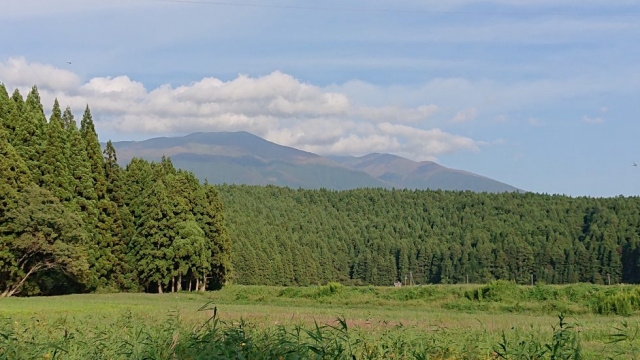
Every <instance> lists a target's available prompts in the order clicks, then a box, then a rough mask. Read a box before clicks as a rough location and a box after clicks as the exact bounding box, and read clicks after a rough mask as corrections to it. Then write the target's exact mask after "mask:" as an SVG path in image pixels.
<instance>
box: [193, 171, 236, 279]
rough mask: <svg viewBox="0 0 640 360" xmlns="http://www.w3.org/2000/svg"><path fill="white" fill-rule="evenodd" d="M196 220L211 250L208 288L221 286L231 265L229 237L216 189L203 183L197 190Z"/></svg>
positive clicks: (228, 273) (228, 274)
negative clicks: (200, 188)
mask: <svg viewBox="0 0 640 360" xmlns="http://www.w3.org/2000/svg"><path fill="white" fill-rule="evenodd" d="M196 199H197V200H196V201H197V203H196V207H195V209H194V212H195V214H196V221H197V222H198V225H200V228H202V230H204V236H205V238H206V239H207V244H208V246H209V249H210V250H211V259H210V263H211V271H212V273H211V274H207V276H210V278H211V282H210V283H209V284H208V286H209V287H210V288H214V289H215V288H220V287H222V286H223V285H224V284H225V282H226V281H227V278H228V277H229V276H230V273H231V270H232V266H231V238H230V237H229V233H228V232H227V226H226V221H225V217H224V213H223V206H222V201H221V200H220V197H219V195H218V190H216V188H214V187H213V186H211V185H209V184H207V183H206V182H205V184H204V185H203V186H202V190H200V191H198V192H197V196H196Z"/></svg>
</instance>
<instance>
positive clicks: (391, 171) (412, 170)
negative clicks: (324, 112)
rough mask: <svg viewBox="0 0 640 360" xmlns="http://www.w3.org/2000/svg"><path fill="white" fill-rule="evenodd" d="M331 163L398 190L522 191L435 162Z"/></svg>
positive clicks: (387, 157)
mask: <svg viewBox="0 0 640 360" xmlns="http://www.w3.org/2000/svg"><path fill="white" fill-rule="evenodd" d="M330 159H331V160H333V161H335V162H337V163H339V164H342V165H343V166H345V167H347V168H349V169H352V170H358V171H363V172H365V173H367V174H369V175H371V176H373V177H375V178H376V179H379V180H382V181H385V182H387V183H390V184H393V186H394V187H396V188H409V189H442V190H471V191H476V192H482V191H486V192H505V191H520V190H519V189H517V188H515V187H513V186H510V185H507V184H504V183H501V182H499V181H496V180H492V179H489V178H487V177H484V176H480V175H477V174H473V173H470V172H467V171H462V170H455V169H449V168H447V167H444V166H441V165H438V164H436V163H435V162H432V161H421V162H416V161H412V160H409V159H405V158H403V157H400V156H396V155H391V154H369V155H365V156H362V157H354V156H332V157H330Z"/></svg>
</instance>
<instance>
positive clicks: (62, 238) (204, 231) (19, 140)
mask: <svg viewBox="0 0 640 360" xmlns="http://www.w3.org/2000/svg"><path fill="white" fill-rule="evenodd" d="M42 109H43V108H42V104H41V103H40V95H39V94H38V90H37V88H36V87H33V89H32V90H31V92H30V93H29V96H28V97H27V100H26V101H24V102H23V100H22V98H21V96H20V94H19V93H18V92H17V91H16V92H14V95H13V96H12V98H9V97H8V95H7V92H6V89H5V88H4V87H3V86H0V294H2V296H11V295H14V294H20V295H32V294H44V295H52V294H62V293H69V292H82V291H130V290H134V291H137V290H140V289H143V288H148V289H150V290H152V291H160V292H161V291H163V288H167V289H170V290H171V291H175V290H180V289H181V288H182V286H183V285H184V287H185V288H186V289H188V290H192V289H193V290H196V289H197V290H205V289H207V288H210V289H213V288H219V287H220V286H222V285H223V284H224V282H225V281H226V278H227V274H228V272H229V269H230V268H231V265H230V256H229V251H230V244H229V236H228V234H227V232H226V228H225V224H224V217H223V216H222V214H221V213H220V212H221V211H222V205H221V202H220V199H219V197H218V194H217V191H216V189H214V188H212V187H210V186H203V185H201V184H200V183H199V181H198V180H197V179H196V178H195V176H193V174H191V173H187V172H183V171H177V170H176V169H175V168H174V167H173V164H172V163H171V160H170V159H167V158H163V159H162V161H161V162H160V163H157V164H155V163H154V164H149V163H147V162H138V161H135V160H134V161H132V163H131V164H130V166H128V167H127V170H123V169H121V168H120V167H119V165H118V163H117V154H116V152H115V149H114V147H113V145H112V144H111V142H110V141H109V142H108V143H107V146H106V148H105V149H104V152H103V151H102V149H101V147H100V143H99V142H98V136H97V134H96V132H95V127H94V124H93V119H92V116H91V112H90V110H89V107H88V106H87V108H86V110H85V112H84V115H83V118H82V123H81V128H80V130H78V128H77V125H76V122H75V120H74V116H73V114H72V112H71V109H70V108H68V107H67V108H66V109H65V111H64V113H63V112H62V111H61V108H60V104H59V103H58V101H57V100H56V101H55V103H54V105H53V110H52V113H51V118H50V120H49V122H48V123H47V121H46V119H45V118H44V112H43V110H42ZM151 283H153V284H154V285H155V286H156V287H155V288H153V289H151V288H149V285H151Z"/></svg>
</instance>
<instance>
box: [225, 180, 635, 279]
mask: <svg viewBox="0 0 640 360" xmlns="http://www.w3.org/2000/svg"><path fill="white" fill-rule="evenodd" d="M218 189H219V191H220V194H221V197H222V200H223V202H224V203H225V214H226V216H227V221H228V227H229V232H230V234H231V237H232V243H233V253H232V263H233V264H234V275H233V281H234V282H236V283H240V284H267V285H309V284H317V283H327V282H330V281H339V282H341V283H344V284H373V285H392V284H393V283H394V282H395V281H398V280H400V281H402V282H405V279H407V281H408V280H410V278H409V275H411V276H412V278H413V280H414V282H415V283H417V284H427V283H465V282H467V279H468V281H469V282H472V283H485V282H489V281H491V280H494V279H506V280H513V281H516V282H517V283H520V284H528V283H530V282H531V280H532V276H533V281H535V282H536V283H542V282H544V283H550V284H561V283H575V282H592V283H598V284H608V283H609V282H611V283H612V284H613V283H621V282H624V283H638V282H640V268H639V265H640V264H639V262H638V261H639V259H640V235H639V233H640V198H638V197H616V198H589V197H580V198H571V197H567V196H551V195H543V194H532V193H525V194H522V193H502V194H487V193H473V192H448V191H447V192H443V191H409V190H383V189H358V190H351V191H329V190H292V189H288V188H280V187H274V186H266V187H260V186H236V185H223V186H219V187H218Z"/></svg>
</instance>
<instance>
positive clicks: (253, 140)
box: [113, 131, 521, 192]
mask: <svg viewBox="0 0 640 360" xmlns="http://www.w3.org/2000/svg"><path fill="white" fill-rule="evenodd" d="M113 145H114V147H115V149H116V151H117V154H118V159H119V162H120V163H121V165H125V164H126V163H128V162H129V161H130V160H131V159H132V158H133V157H139V158H143V159H146V160H152V161H157V160H159V159H160V158H161V157H162V156H167V157H170V158H171V159H172V161H173V163H174V165H175V166H176V167H177V168H181V169H184V170H188V171H192V172H193V173H194V174H195V175H196V176H197V177H198V178H199V179H200V180H205V179H207V180H208V181H209V182H210V183H212V184H222V183H229V184H230V183H233V184H247V185H269V184H272V185H278V186H288V187H293V188H298V187H299V188H310V189H314V188H328V189H334V190H348V189H354V188H361V187H370V188H389V189H390V188H409V189H441V190H471V191H476V192H483V191H486V192H505V191H521V190H519V189H517V188H515V187H513V186H511V185H508V184H505V183H502V182H499V181H496V180H493V179H490V178H488V177H485V176H481V175H477V174H474V173H471V172H468V171H464V170H457V169H450V168H447V167H444V166H442V165H439V164H437V163H435V162H432V161H420V162H417V161H413V160H409V159H406V158H403V157H400V156H398V155H393V154H387V153H371V154H367V155H364V156H360V157H356V156H321V155H318V154H314V153H311V152H308V151H304V150H300V149H296V148H294V147H289V146H283V145H278V144H275V143H273V142H270V141H268V140H266V139H263V138H261V137H259V136H256V135H254V134H251V133H249V132H246V131H238V132H198V133H192V134H189V135H186V136H182V137H156V138H151V139H147V140H142V141H118V142H113Z"/></svg>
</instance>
